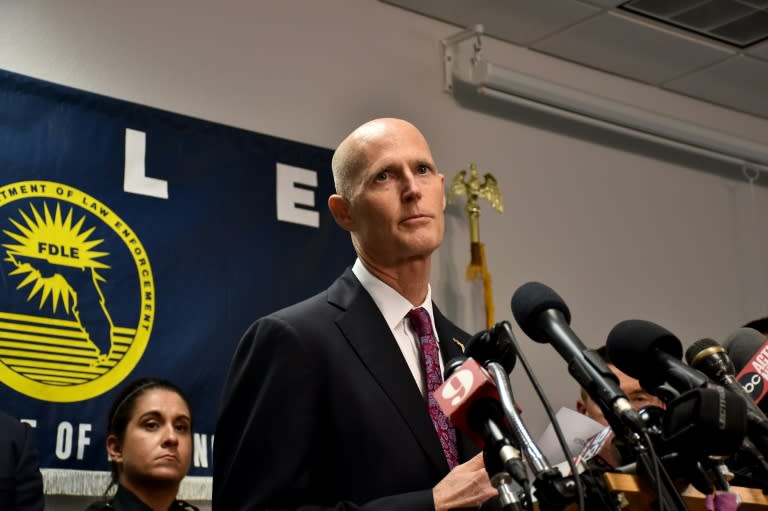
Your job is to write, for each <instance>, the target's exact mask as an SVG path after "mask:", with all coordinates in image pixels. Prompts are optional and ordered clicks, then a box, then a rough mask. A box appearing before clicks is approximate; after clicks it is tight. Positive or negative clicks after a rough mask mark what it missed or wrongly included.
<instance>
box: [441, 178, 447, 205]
mask: <svg viewBox="0 0 768 511" xmlns="http://www.w3.org/2000/svg"><path fill="white" fill-rule="evenodd" d="M440 181H441V183H440V186H441V187H442V188H443V211H445V207H446V205H447V204H448V201H447V199H446V197H445V175H444V174H440Z"/></svg>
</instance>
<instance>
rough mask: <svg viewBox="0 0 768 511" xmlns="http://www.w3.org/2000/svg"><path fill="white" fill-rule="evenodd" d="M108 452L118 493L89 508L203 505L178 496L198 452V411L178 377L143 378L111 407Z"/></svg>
mask: <svg viewBox="0 0 768 511" xmlns="http://www.w3.org/2000/svg"><path fill="white" fill-rule="evenodd" d="M108 421H109V424H108V428H107V453H108V454H109V457H110V459H111V461H110V463H111V469H112V482H111V483H110V485H109V487H108V488H107V492H105V493H108V492H109V490H110V489H111V488H112V486H116V487H117V492H116V493H115V495H114V496H113V497H112V498H111V499H109V500H106V501H101V502H96V503H93V504H91V505H90V506H89V507H88V508H87V509H86V511H102V510H110V511H197V508H196V507H194V506H192V505H190V504H187V503H186V502H183V501H180V500H177V499H176V495H177V494H178V491H179V484H180V483H181V480H182V479H183V478H184V476H185V475H186V474H187V470H189V461H190V458H191V455H192V413H191V412H190V409H189V403H188V402H187V399H186V397H184V394H183V393H182V391H181V389H179V388H178V387H177V386H176V385H174V384H173V383H171V382H169V381H167V380H163V379H159V378H141V379H138V380H135V381H134V382H132V383H130V384H128V385H127V386H126V387H125V388H123V389H122V390H121V391H120V393H119V394H118V395H117V397H116V398H115V401H114V402H113V403H112V406H111V408H110V410H109V417H108Z"/></svg>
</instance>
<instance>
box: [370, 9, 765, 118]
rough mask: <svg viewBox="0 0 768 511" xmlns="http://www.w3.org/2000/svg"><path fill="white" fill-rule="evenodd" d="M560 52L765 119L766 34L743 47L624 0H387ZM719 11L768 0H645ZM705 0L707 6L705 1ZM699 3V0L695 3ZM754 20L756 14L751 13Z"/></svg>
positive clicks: (522, 43)
mask: <svg viewBox="0 0 768 511" xmlns="http://www.w3.org/2000/svg"><path fill="white" fill-rule="evenodd" d="M382 1H384V2H386V3H390V4H393V5H397V6H400V7H403V8H406V9H409V10H411V11H414V12H417V13H419V14H423V15H426V16H430V17H433V18H437V19H440V20H442V21H446V22H449V23H453V24H455V25H457V26H460V27H470V26H474V25H476V24H478V23H480V24H482V25H483V26H484V31H485V33H486V34H487V35H489V36H492V37H495V38H498V39H501V40H503V41H508V42H510V43H514V44H516V45H520V46H524V47H527V48H530V49H531V50H535V51H539V52H542V53H545V54H548V55H551V56H554V57H557V58H562V59H565V60H568V61H572V62H576V63H578V64H582V65H584V66H588V67H591V68H596V69H599V70H602V71H606V72H609V73H613V74H616V75H619V76H622V77H625V78H629V79H632V80H637V81H639V82H643V83H646V84H650V85H655V86H658V87H661V88H663V89H667V90H670V91H675V92H678V93H681V94H685V95H688V96H692V97H694V98H697V99H701V100H704V101H709V102H711V103H714V104H717V105H720V106H723V107H726V108H731V109H734V110H738V111H741V112H745V113H748V114H751V115H754V116H757V117H762V118H764V119H768V40H766V39H763V40H762V41H761V42H757V43H755V44H752V45H751V46H747V47H745V48H739V47H737V46H735V45H731V44H728V43H725V42H722V41H719V40H716V39H712V38H708V37H706V36H705V35H700V34H696V33H693V32H690V31H686V30H684V29H682V28H678V27H675V26H672V25H669V24H665V23H663V22H661V21H658V20H655V19H651V18H648V17H645V16H642V15H640V14H635V13H631V12H628V11H626V10H625V9H622V8H620V7H619V5H621V4H623V3H625V0H473V1H470V0H382ZM644 3H645V4H654V3H655V4H657V5H660V6H664V8H667V7H669V6H672V5H678V6H680V7H679V8H681V9H682V8H685V9H687V8H689V7H690V6H691V5H693V4H698V5H699V6H702V7H707V8H717V9H718V10H719V15H720V16H724V15H727V14H728V13H734V12H737V11H738V10H739V9H741V8H744V7H745V6H749V7H750V8H751V9H753V11H755V12H756V14H757V15H758V16H760V18H758V20H757V23H755V22H753V23H752V27H751V29H752V30H753V32H754V30H755V27H757V29H758V30H762V23H763V21H762V20H763V17H764V18H765V20H766V21H765V30H766V31H768V0H655V1H653V0H647V1H646V2H644ZM703 4H707V5H703ZM694 7H695V5H694ZM753 19H754V18H753Z"/></svg>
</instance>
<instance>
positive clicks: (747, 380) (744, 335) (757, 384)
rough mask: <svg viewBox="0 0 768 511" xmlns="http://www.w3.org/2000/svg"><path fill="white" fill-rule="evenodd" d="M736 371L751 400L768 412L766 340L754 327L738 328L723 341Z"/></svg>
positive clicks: (767, 342)
mask: <svg viewBox="0 0 768 511" xmlns="http://www.w3.org/2000/svg"><path fill="white" fill-rule="evenodd" d="M723 347H725V349H726V351H727V352H728V355H730V357H731V360H733V365H734V366H735V369H736V371H737V374H736V379H737V380H738V382H739V383H740V384H741V385H742V386H743V387H744V390H745V391H746V392H747V394H749V396H750V398H751V399H752V401H754V402H755V403H756V404H757V405H758V407H759V408H760V409H761V410H762V411H763V412H764V413H768V400H767V399H765V395H766V394H767V393H768V386H767V385H766V379H768V340H766V338H765V336H764V335H763V334H761V333H760V332H758V331H757V330H755V329H754V328H739V329H738V330H736V331H735V332H734V333H732V334H731V335H730V336H728V338H727V339H726V340H725V341H724V342H723Z"/></svg>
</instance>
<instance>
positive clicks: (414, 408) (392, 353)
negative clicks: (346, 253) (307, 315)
mask: <svg viewBox="0 0 768 511" xmlns="http://www.w3.org/2000/svg"><path fill="white" fill-rule="evenodd" d="M328 299H329V301H330V302H332V303H334V304H335V305H337V306H340V307H342V308H344V309H346V311H345V312H344V313H342V314H341V316H340V317H339V318H338V319H337V321H336V323H337V324H338V326H339V328H340V329H341V331H342V332H343V334H344V336H345V337H346V338H347V340H348V341H349V343H350V344H351V345H352V348H353V349H354V350H355V351H356V352H357V354H358V356H359V357H360V360H361V361H362V363H363V364H364V365H365V367H366V368H367V369H368V371H370V373H371V375H372V376H373V378H374V379H375V380H376V381H377V382H378V384H379V385H380V386H381V388H382V389H383V390H384V392H385V393H386V394H387V396H389V399H390V400H391V402H392V403H393V404H394V406H395V407H396V408H397V410H398V412H399V413H400V417H401V418H402V420H403V421H404V422H405V423H406V424H407V425H408V428H409V429H410V430H411V432H412V433H413V435H414V436H415V437H416V439H417V441H418V443H419V445H421V447H422V449H423V451H424V454H425V455H426V457H427V458H428V459H429V460H430V462H431V463H432V465H433V466H434V467H435V469H436V472H437V473H438V474H445V473H447V472H448V463H447V462H446V461H445V456H444V455H443V449H442V447H441V445H440V441H439V439H438V437H437V434H436V432H435V429H434V426H433V425H432V420H431V419H430V417H429V413H427V407H426V406H425V402H424V398H423V397H422V395H421V392H419V388H418V386H417V385H416V383H415V382H414V381H413V375H412V374H411V371H410V369H409V368H408V365H407V364H406V362H405V359H404V358H403V354H402V353H401V351H400V349H399V347H398V346H397V342H396V341H395V339H394V338H393V337H392V333H391V332H390V330H389V327H388V326H387V323H386V321H385V320H384V317H383V316H382V315H381V313H380V312H379V309H378V308H377V307H376V303H375V302H374V301H373V298H371V296H370V295H369V294H368V292H367V291H365V289H364V288H363V286H362V285H361V284H360V282H359V281H358V280H357V278H356V277H355V276H354V274H353V273H352V271H351V270H349V269H348V270H347V271H346V272H345V273H344V274H343V275H342V276H341V277H340V278H339V279H338V280H337V281H336V282H335V283H334V284H333V285H332V286H331V288H329V290H328Z"/></svg>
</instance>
